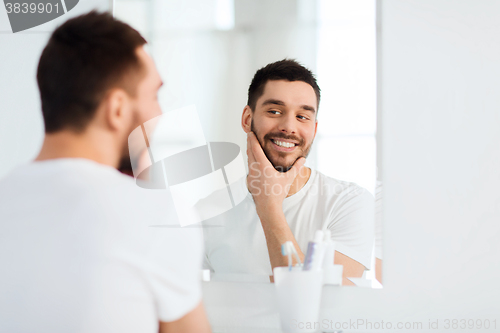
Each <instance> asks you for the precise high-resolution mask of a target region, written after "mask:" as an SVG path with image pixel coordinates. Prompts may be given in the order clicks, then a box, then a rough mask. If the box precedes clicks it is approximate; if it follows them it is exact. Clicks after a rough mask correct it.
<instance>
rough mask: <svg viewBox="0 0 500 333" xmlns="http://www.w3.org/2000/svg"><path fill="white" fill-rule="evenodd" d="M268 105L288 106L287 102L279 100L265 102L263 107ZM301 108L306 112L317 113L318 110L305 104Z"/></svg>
mask: <svg viewBox="0 0 500 333" xmlns="http://www.w3.org/2000/svg"><path fill="white" fill-rule="evenodd" d="M266 105H281V106H286V104H285V102H283V101H280V100H279V99H267V100H265V101H264V102H263V103H262V106H266ZM300 107H301V108H302V109H304V110H306V111H311V112H316V109H315V108H313V107H312V106H310V105H305V104H304V105H301V106H300Z"/></svg>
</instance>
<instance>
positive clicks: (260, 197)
mask: <svg viewBox="0 0 500 333" xmlns="http://www.w3.org/2000/svg"><path fill="white" fill-rule="evenodd" d="M247 155H248V169H249V173H248V178H247V185H248V190H249V191H250V193H252V196H253V199H254V201H255V205H256V208H257V213H258V214H259V215H260V213H264V212H262V211H261V210H267V209H271V208H279V209H282V204H283V200H284V199H285V198H286V196H287V194H288V192H289V190H290V186H291V185H292V183H293V181H294V180H295V177H296V176H297V175H298V173H299V171H300V169H301V168H302V166H303V165H304V163H305V161H306V159H305V158H303V157H301V158H299V159H298V160H297V161H295V164H294V165H293V166H292V168H291V169H290V170H288V171H287V172H283V173H282V172H278V171H276V169H274V167H273V165H272V164H271V162H270V161H269V160H268V159H267V157H266V155H265V154H264V151H263V150H262V147H261V146H260V143H259V141H258V140H257V137H256V136H255V134H254V133H253V132H249V133H247Z"/></svg>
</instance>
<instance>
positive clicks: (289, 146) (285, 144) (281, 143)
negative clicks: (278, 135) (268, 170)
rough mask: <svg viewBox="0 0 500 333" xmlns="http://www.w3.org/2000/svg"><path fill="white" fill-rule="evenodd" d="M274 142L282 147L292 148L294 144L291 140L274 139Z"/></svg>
mask: <svg viewBox="0 0 500 333" xmlns="http://www.w3.org/2000/svg"><path fill="white" fill-rule="evenodd" d="M274 143H275V144H277V145H278V146H280V147H284V148H292V147H294V146H295V144H294V143H291V142H282V141H277V140H274Z"/></svg>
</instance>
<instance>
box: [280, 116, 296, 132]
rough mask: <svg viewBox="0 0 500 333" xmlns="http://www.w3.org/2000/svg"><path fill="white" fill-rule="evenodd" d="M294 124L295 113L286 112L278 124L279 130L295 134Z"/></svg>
mask: <svg viewBox="0 0 500 333" xmlns="http://www.w3.org/2000/svg"><path fill="white" fill-rule="evenodd" d="M295 126H296V119H295V115H293V114H287V115H286V116H285V117H282V118H281V122H280V124H279V130H280V132H283V133H286V134H295V133H296V131H297V129H296V127H295Z"/></svg>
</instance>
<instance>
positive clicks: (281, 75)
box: [247, 59, 321, 111]
mask: <svg viewBox="0 0 500 333" xmlns="http://www.w3.org/2000/svg"><path fill="white" fill-rule="evenodd" d="M269 80H287V81H303V82H305V83H308V84H309V85H310V86H311V87H313V89H314V92H315V93H316V99H317V102H318V103H317V104H318V106H319V100H320V97H321V90H320V89H319V86H318V84H317V82H316V78H315V77H314V74H313V73H312V72H311V71H310V70H309V69H307V68H306V67H304V66H302V65H301V64H300V63H298V62H297V61H296V60H294V59H283V60H280V61H276V62H273V63H271V64H269V65H267V66H265V67H262V68H261V69H259V70H258V71H257V72H256V73H255V75H254V77H253V79H252V83H251V84H250V87H249V88H248V101H247V105H248V106H249V107H250V108H251V109H252V111H254V110H255V107H256V104H257V100H258V99H259V97H260V96H262V94H264V87H265V86H266V83H267V81H269Z"/></svg>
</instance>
